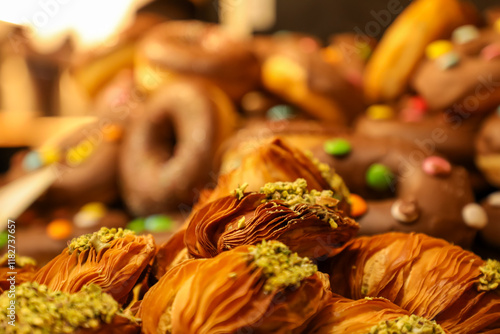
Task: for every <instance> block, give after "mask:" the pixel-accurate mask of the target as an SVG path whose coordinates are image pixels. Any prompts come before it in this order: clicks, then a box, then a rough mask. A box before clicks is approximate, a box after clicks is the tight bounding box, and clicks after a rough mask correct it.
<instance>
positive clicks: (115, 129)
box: [102, 124, 123, 142]
mask: <svg viewBox="0 0 500 334" xmlns="http://www.w3.org/2000/svg"><path fill="white" fill-rule="evenodd" d="M102 132H103V134H104V140H106V141H108V142H113V141H118V140H120V139H121V137H122V135H123V129H122V128H121V127H120V126H118V125H116V124H110V125H108V126H106V127H104V128H103V130H102Z"/></svg>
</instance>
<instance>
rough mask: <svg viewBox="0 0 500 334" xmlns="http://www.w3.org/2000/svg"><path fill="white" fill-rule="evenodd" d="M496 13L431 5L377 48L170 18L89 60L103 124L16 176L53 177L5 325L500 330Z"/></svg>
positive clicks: (21, 225)
mask: <svg viewBox="0 0 500 334" xmlns="http://www.w3.org/2000/svg"><path fill="white" fill-rule="evenodd" d="M495 13H498V11H495V10H491V11H488V12H487V13H486V14H487V15H486V17H487V19H484V20H483V19H482V18H481V15H480V14H478V12H477V11H476V10H475V9H474V8H472V7H471V5H470V4H466V3H462V2H461V1H459V0H416V1H414V2H413V3H412V4H411V5H410V6H408V7H407V9H405V11H404V12H403V13H402V14H401V15H400V16H399V17H398V18H397V19H396V21H395V22H394V23H393V25H392V26H391V27H389V29H388V30H387V32H386V33H385V35H384V36H383V38H382V39H381V41H380V42H379V43H378V45H376V43H375V41H374V40H373V39H372V38H369V37H367V36H360V35H348V34H343V35H338V36H334V37H333V38H332V39H331V43H330V44H329V45H327V46H323V45H322V43H321V42H320V41H319V40H318V39H316V38H315V37H314V36H309V35H306V34H302V33H291V32H282V33H279V34H275V35H273V36H255V37H251V38H250V37H249V38H247V39H238V38H236V37H234V36H232V35H229V34H228V33H227V31H226V30H224V29H222V28H221V27H220V26H218V25H215V24H209V23H203V22H199V21H165V22H162V23H158V22H157V21H155V24H154V26H153V25H148V27H149V28H150V29H149V30H148V31H147V33H146V34H144V36H143V37H142V38H140V39H138V40H134V43H133V44H127V48H126V49H119V50H117V51H116V53H115V54H114V55H115V56H116V57H118V58H119V59H122V60H124V59H125V58H126V59H127V61H124V62H123V65H120V64H119V63H115V64H113V65H114V66H109V67H108V66H107V65H106V64H107V63H106V62H108V64H109V61H110V59H116V58H113V57H111V56H109V54H107V56H105V57H102V55H100V54H99V53H96V54H95V55H94V57H95V58H94V59H92V61H88V62H87V64H91V65H89V66H91V68H93V69H94V70H93V71H86V67H85V66H86V65H85V63H81V62H75V65H74V68H72V72H70V73H72V75H73V80H75V83H77V84H79V85H81V88H82V89H84V90H86V91H88V92H90V93H91V95H92V96H93V100H92V103H93V105H94V109H93V112H94V114H95V115H96V121H95V122H94V123H92V124H90V125H86V126H85V127H83V128H81V129H80V130H78V131H76V132H75V133H74V134H71V135H69V136H67V137H66V138H63V139H61V140H60V141H58V142H51V143H50V145H44V146H41V147H34V148H32V150H30V151H29V152H21V153H19V154H18V155H17V156H15V157H14V158H13V160H12V165H11V170H10V171H9V172H8V174H7V175H6V176H5V178H4V180H5V182H7V181H10V182H12V181H15V180H18V179H20V178H22V177H24V176H26V175H30V173H33V171H36V170H40V169H42V168H52V170H53V171H54V172H57V173H58V174H57V176H58V177H57V178H56V180H55V181H54V183H53V184H52V185H51V187H49V189H48V190H47V191H46V192H45V193H44V194H43V195H42V197H41V198H40V199H38V200H37V201H36V202H35V203H34V204H33V205H32V206H31V207H30V208H29V209H28V210H27V211H26V212H24V213H23V214H22V215H21V216H20V217H19V219H17V223H16V224H17V228H16V231H15V240H16V242H15V244H16V251H15V252H13V251H12V249H9V248H8V247H4V249H5V251H6V255H5V257H4V258H2V259H3V260H2V259H0V291H3V293H2V294H1V295H0V328H2V332H5V333H173V334H175V333H200V334H202V333H204V334H211V333H355V334H356V333H359V334H375V333H378V334H385V333H395V334H397V333H429V334H431V333H436V334H437V333H459V334H462V333H463V334H472V333H491V334H493V333H500V286H499V284H500V262H499V261H498V260H499V259H500V256H499V252H500V233H499V232H500V220H499V219H500V195H499V194H500V193H499V192H498V190H497V188H499V187H500V177H499V175H500V166H499V158H498V154H500V142H499V140H500V135H499V134H500V118H499V115H500V112H499V110H497V109H498V106H499V105H500V84H499V83H498V80H500V15H496V14H495ZM409 32H411V35H412V38H408V37H407V34H406V33H409ZM125 50H126V51H125ZM122 56H123V57H125V58H122ZM100 57H101V58H100ZM128 60H130V62H128ZM101 62H102V63H101ZM96 64H98V65H96ZM110 65H111V64H110ZM96 68H97V69H106V71H104V70H102V71H101V70H95V69H96ZM94 76H95V77H94ZM50 220H52V221H51V222H50V223H49V221H50ZM3 233H4V237H5V239H6V240H7V242H6V244H7V245H8V243H9V241H8V240H12V238H11V236H12V233H11V232H10V231H4V232H3ZM9 234H10V236H9ZM9 238H10V239H9ZM475 251H476V252H477V253H478V254H480V255H478V254H476V253H474V252H475ZM14 253H17V254H14ZM25 255H29V256H32V257H34V258H35V259H30V258H25V257H22V256H25ZM481 256H484V258H482V257H481ZM35 260H38V264H36V261H35ZM13 272H15V275H14V274H13ZM12 275H14V276H12ZM12 277H14V278H15V279H12ZM12 301H14V303H13V302H12ZM11 305H14V306H12V307H11Z"/></svg>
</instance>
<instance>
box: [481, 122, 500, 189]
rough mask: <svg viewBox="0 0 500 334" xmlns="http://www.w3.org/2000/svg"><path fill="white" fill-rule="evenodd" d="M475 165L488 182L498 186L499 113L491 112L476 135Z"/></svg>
mask: <svg viewBox="0 0 500 334" xmlns="http://www.w3.org/2000/svg"><path fill="white" fill-rule="evenodd" d="M475 160H476V166H477V167H478V168H479V170H481V172H482V173H483V175H484V176H485V177H486V179H487V180H488V182H489V183H491V184H492V185H494V186H496V187H500V114H499V113H498V112H495V113H493V114H491V115H490V116H489V117H488V118H487V119H486V120H485V121H484V123H483V124H482V126H481V129H480V131H479V133H478V135H477V137H476V158H475Z"/></svg>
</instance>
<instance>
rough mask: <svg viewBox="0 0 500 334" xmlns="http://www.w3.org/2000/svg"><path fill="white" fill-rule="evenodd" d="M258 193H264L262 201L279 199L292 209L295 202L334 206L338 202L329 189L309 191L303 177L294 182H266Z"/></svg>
mask: <svg viewBox="0 0 500 334" xmlns="http://www.w3.org/2000/svg"><path fill="white" fill-rule="evenodd" d="M260 193H261V194H264V195H266V199H265V200H264V202H267V201H272V200H281V201H283V202H284V203H285V205H286V206H288V207H290V208H292V209H293V207H294V206H296V205H297V204H319V205H325V206H330V207H334V206H336V205H337V204H338V202H339V201H338V200H337V199H335V198H334V197H333V191H331V190H323V191H318V190H311V191H309V190H308V189H307V181H306V180H304V179H297V180H295V181H294V182H272V183H266V184H265V185H264V186H263V187H262V188H260Z"/></svg>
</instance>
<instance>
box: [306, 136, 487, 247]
mask: <svg viewBox="0 0 500 334" xmlns="http://www.w3.org/2000/svg"><path fill="white" fill-rule="evenodd" d="M329 145H333V146H335V145H343V147H346V148H347V150H344V152H340V151H337V150H335V149H333V150H332V149H329V148H328V146H329ZM325 148H326V150H328V151H329V152H330V153H327V152H326V151H325ZM311 151H312V152H313V154H314V155H315V156H316V157H317V158H318V159H319V161H321V162H324V163H326V164H328V165H330V166H331V168H332V169H334V170H335V171H336V172H337V173H339V175H341V176H342V177H343V179H344V180H345V182H346V185H347V187H348V188H349V189H350V191H351V192H353V193H355V194H358V195H360V196H362V197H363V198H365V199H366V200H367V210H366V213H365V214H364V215H363V216H361V217H357V221H358V222H359V223H360V234H369V235H372V234H378V233H383V232H387V231H402V232H413V231H416V232H422V233H426V234H428V235H432V236H435V237H439V238H444V239H446V240H448V241H450V242H454V243H456V244H459V245H462V246H464V247H469V246H470V245H471V244H472V241H473V239H474V237H475V235H476V232H477V230H479V229H481V228H484V226H485V224H486V223H487V220H486V219H485V215H484V212H482V211H481V210H479V212H478V210H476V208H475V206H473V207H472V208H471V205H475V204H474V196H473V192H472V188H471V185H470V182H469V176H468V173H467V171H466V170H465V169H464V168H463V167H457V166H453V165H451V164H450V163H449V162H448V161H447V160H445V159H444V158H441V157H438V156H429V155H427V154H425V153H424V152H422V151H421V150H420V148H419V147H417V146H414V145H411V144H410V143H406V142H404V141H401V140H399V139H391V138H378V139H375V138H368V137H362V136H361V135H356V136H339V137H337V138H335V137H334V138H332V139H331V140H329V141H328V142H326V143H324V144H323V143H322V144H321V145H317V146H316V147H313V148H311ZM346 151H347V152H346ZM443 208H446V210H443Z"/></svg>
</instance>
